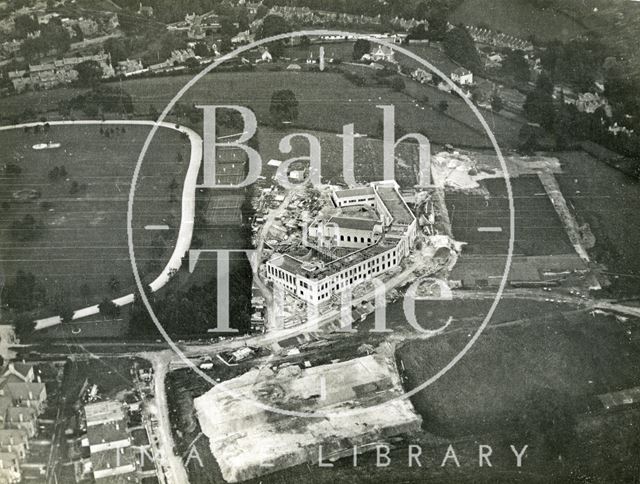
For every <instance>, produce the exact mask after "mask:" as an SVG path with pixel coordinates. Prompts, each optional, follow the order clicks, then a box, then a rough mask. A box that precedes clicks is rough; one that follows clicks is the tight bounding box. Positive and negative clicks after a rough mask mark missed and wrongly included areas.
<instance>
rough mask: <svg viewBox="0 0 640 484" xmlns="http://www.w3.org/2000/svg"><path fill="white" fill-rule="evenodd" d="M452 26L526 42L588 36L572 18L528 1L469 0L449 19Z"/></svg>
mask: <svg viewBox="0 0 640 484" xmlns="http://www.w3.org/2000/svg"><path fill="white" fill-rule="evenodd" d="M449 21H450V22H451V23H452V24H454V25H455V24H458V23H464V24H465V25H477V26H485V27H488V28H490V29H492V30H495V31H498V32H504V33H507V34H510V35H514V36H516V37H520V38H522V39H528V38H530V37H535V38H536V39H537V40H539V41H550V40H569V39H572V38H574V37H577V36H579V35H582V34H584V33H585V32H586V30H585V28H584V27H582V26H581V25H580V24H578V23H577V22H576V21H575V20H573V19H572V18H571V17H569V16H567V15H565V14H563V13H559V12H557V11H554V10H552V9H544V10H543V9H539V8H536V7H534V6H532V5H531V3H530V2H527V1H525V0H465V1H464V2H463V3H462V5H460V6H459V7H458V8H457V9H456V10H455V11H454V12H453V14H452V15H451V16H450V17H449Z"/></svg>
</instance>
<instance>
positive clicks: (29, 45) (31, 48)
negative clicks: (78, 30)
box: [20, 18, 71, 61]
mask: <svg viewBox="0 0 640 484" xmlns="http://www.w3.org/2000/svg"><path fill="white" fill-rule="evenodd" d="M38 28H39V30H40V35H39V36H38V37H33V38H27V39H25V41H24V43H23V44H22V46H21V47H20V53H21V54H22V56H24V58H25V59H26V60H28V61H31V60H36V59H38V58H39V57H42V56H44V55H47V54H49V53H57V54H61V53H64V52H66V51H67V50H69V46H70V45H71V37H70V36H69V32H67V30H66V29H65V28H64V27H63V26H62V23H61V21H60V19H59V18H52V19H50V20H49V22H48V23H46V24H42V25H39V27H38Z"/></svg>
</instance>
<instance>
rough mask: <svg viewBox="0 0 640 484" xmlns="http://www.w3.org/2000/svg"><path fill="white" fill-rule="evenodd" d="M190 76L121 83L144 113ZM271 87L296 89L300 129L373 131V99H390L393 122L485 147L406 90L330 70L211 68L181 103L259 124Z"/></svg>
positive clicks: (265, 117)
mask: <svg viewBox="0 0 640 484" xmlns="http://www.w3.org/2000/svg"><path fill="white" fill-rule="evenodd" d="M190 78H191V77H190V76H177V77H168V78H151V79H140V80H135V81H126V82H124V83H123V87H124V89H126V90H127V91H128V92H129V93H130V94H131V96H132V97H133V99H135V102H136V110H137V111H138V112H143V113H146V112H148V110H149V107H151V106H153V107H155V108H157V109H160V108H162V107H164V106H165V105H166V104H167V103H168V102H169V100H170V99H171V98H172V97H173V96H174V95H175V94H176V93H177V92H178V91H179V90H180V88H182V87H183V86H184V85H185V84H186V83H187V82H188V80H189V79H190ZM273 86H281V87H282V88H286V89H291V90H292V91H293V92H294V93H295V95H296V98H297V100H298V103H299V107H298V111H299V116H298V119H297V121H296V125H297V126H300V127H303V128H307V129H314V130H319V131H331V132H342V127H343V125H344V124H348V123H354V124H355V130H356V132H358V133H365V134H368V135H371V136H377V135H378V132H379V123H380V121H381V120H382V110H381V109H378V108H376V104H378V103H380V104H393V105H394V106H395V109H396V120H397V122H396V124H398V125H400V126H401V127H402V128H403V129H405V130H407V131H420V132H423V133H425V134H426V135H427V136H428V137H429V138H430V140H431V141H433V142H435V143H452V144H457V145H466V146H483V147H485V146H490V141H489V139H488V137H487V136H486V135H484V134H483V133H480V132H478V131H476V130H475V129H471V128H470V127H468V126H465V125H464V123H461V122H460V121H458V120H455V119H452V118H451V117H448V116H445V115H443V114H442V113H440V112H438V111H437V110H436V109H431V108H425V107H424V106H420V105H419V104H418V103H417V102H416V101H415V100H414V99H413V98H411V97H410V96H407V95H406V94H403V93H400V92H395V91H392V90H390V89H389V88H385V87H369V86H368V87H358V86H355V85H354V84H352V83H350V82H349V81H347V80H346V79H345V78H343V77H342V75H340V74H336V73H329V72H327V73H313V72H287V71H284V72H282V71H278V72H265V71H254V72H242V73H233V72H218V73H216V72H214V73H211V74H209V75H207V76H205V77H204V78H203V79H201V80H200V81H198V83H196V84H195V85H194V86H193V87H192V88H191V89H190V90H189V91H187V93H186V94H185V95H184V96H183V97H182V99H181V100H180V102H181V103H184V104H187V105H191V104H192V103H195V104H237V105H241V106H248V107H250V108H251V109H252V110H253V111H254V112H255V113H256V116H257V119H258V122H259V123H268V122H269V120H270V116H269V105H270V102H271V95H272V94H273V92H274V91H275V90H276V89H274V87H273ZM467 116H471V117H473V113H471V111H469V114H468V115H467ZM465 119H471V118H465ZM478 126H479V123H478Z"/></svg>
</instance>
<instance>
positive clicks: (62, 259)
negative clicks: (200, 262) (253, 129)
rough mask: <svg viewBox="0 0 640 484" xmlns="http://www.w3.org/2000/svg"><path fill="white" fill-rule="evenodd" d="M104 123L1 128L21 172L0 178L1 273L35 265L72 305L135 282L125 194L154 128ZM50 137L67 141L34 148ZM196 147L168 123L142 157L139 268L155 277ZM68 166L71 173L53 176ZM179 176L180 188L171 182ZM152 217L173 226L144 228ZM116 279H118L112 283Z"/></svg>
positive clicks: (53, 291) (8, 156)
mask: <svg viewBox="0 0 640 484" xmlns="http://www.w3.org/2000/svg"><path fill="white" fill-rule="evenodd" d="M123 127H124V132H123V131H122V129H123ZM101 129H103V128H102V127H101V126H99V125H97V124H96V125H83V126H80V125H78V126H51V128H50V130H49V131H48V132H47V133H43V132H39V133H34V132H33V130H31V131H30V132H28V133H27V132H25V131H23V130H22V129H17V130H8V131H3V132H2V133H0V139H1V140H2V141H1V142H2V145H3V146H4V147H5V152H4V157H5V158H4V159H5V160H6V161H7V162H12V163H15V164H16V165H18V166H19V167H20V168H21V169H22V172H21V173H20V174H18V175H6V174H5V176H4V177H3V178H2V180H1V184H0V189H1V193H2V196H1V198H2V202H3V210H2V218H1V219H0V220H1V231H0V241H1V244H2V245H1V250H2V258H1V264H2V271H3V272H4V273H5V275H6V277H7V280H8V281H9V282H10V281H11V280H12V278H13V276H14V275H15V274H16V272H17V271H18V270H23V271H28V272H32V273H33V274H34V275H36V278H37V280H38V281H39V282H40V283H42V284H43V285H44V288H45V290H46V292H47V296H48V297H50V298H56V297H61V298H63V299H65V300H67V301H68V302H69V303H70V304H71V305H72V306H73V307H81V306H82V305H85V304H90V303H95V302H99V301H100V300H101V299H102V298H103V297H107V296H110V297H112V296H119V295H122V294H125V293H127V292H128V290H129V289H131V286H132V284H133V276H132V273H131V266H130V262H129V255H128V248H127V233H126V211H127V200H128V196H129V188H130V181H131V177H132V175H133V168H134V166H135V162H136V161H137V157H138V154H139V152H140V149H141V147H142V144H143V142H144V140H145V138H146V136H147V134H148V130H149V127H146V126H133V125H122V126H120V125H117V126H116V125H110V126H107V125H105V126H104V130H107V129H109V130H110V134H109V136H107V135H104V134H101V132H100V130H101ZM48 141H53V142H56V143H60V145H61V146H60V147H59V148H53V149H43V150H40V151H36V150H33V149H32V145H34V144H36V143H43V142H48ZM189 153H190V145H189V142H188V140H184V139H182V138H181V136H180V134H179V133H177V132H174V131H173V130H166V131H165V132H163V133H162V136H156V137H155V138H154V141H153V142H152V144H151V146H150V148H149V151H148V153H147V157H146V159H145V162H144V163H143V166H142V171H141V174H140V178H139V182H138V187H137V191H136V199H135V204H134V222H133V226H134V243H135V248H136V255H137V259H138V260H139V261H140V271H141V274H142V275H147V276H155V275H157V273H158V272H159V271H160V270H161V268H162V267H163V266H164V263H165V261H166V260H167V257H168V254H169V253H170V251H171V249H172V246H173V244H174V240H175V237H176V235H177V229H178V226H179V223H180V206H181V202H180V194H181V190H182V180H183V177H184V173H185V172H186V168H187V164H188V160H189ZM62 166H64V169H65V172H66V173H65V174H64V175H63V176H57V177H53V175H52V172H53V171H54V170H55V169H56V168H58V169H59V168H60V167H62ZM173 179H175V180H176V184H177V186H176V187H175V188H174V189H170V188H169V186H170V184H171V182H172V180H173ZM27 216H31V217H33V219H34V220H35V222H36V228H35V229H34V230H32V231H31V233H28V232H27V231H26V229H25V226H24V223H23V221H24V217H27ZM14 224H15V225H16V226H15V227H14V226H13V225H14ZM151 224H166V225H168V226H169V230H164V231H161V232H155V231H147V230H145V229H144V227H145V226H146V225H151ZM18 227H19V228H18ZM112 276H115V279H116V280H117V283H116V284H113V285H111V286H112V287H109V286H110V284H109V282H110V279H111V277H112Z"/></svg>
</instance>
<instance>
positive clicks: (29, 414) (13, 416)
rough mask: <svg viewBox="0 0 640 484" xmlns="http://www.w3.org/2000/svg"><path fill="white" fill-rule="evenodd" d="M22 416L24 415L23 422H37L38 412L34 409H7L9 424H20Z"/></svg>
mask: <svg viewBox="0 0 640 484" xmlns="http://www.w3.org/2000/svg"><path fill="white" fill-rule="evenodd" d="M20 415H22V418H23V420H35V419H36V410H35V408H32V407H9V408H8V409H7V421H8V422H14V423H15V422H20V421H21V420H20Z"/></svg>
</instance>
